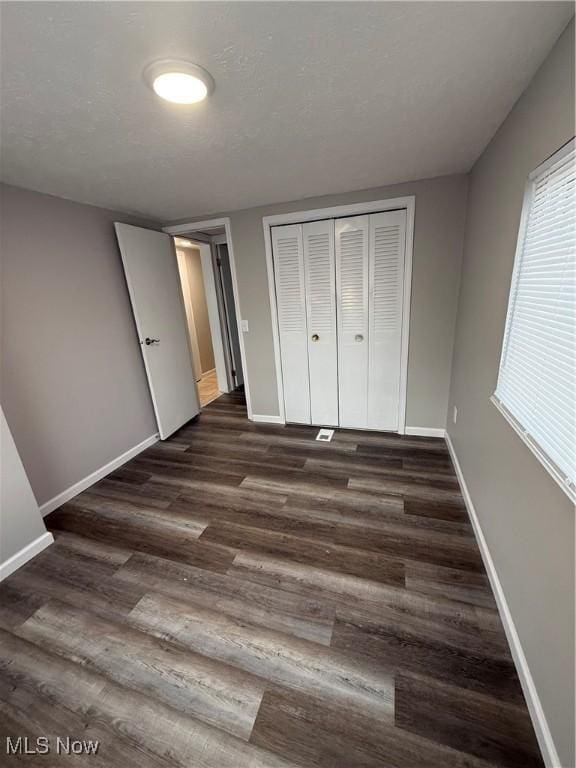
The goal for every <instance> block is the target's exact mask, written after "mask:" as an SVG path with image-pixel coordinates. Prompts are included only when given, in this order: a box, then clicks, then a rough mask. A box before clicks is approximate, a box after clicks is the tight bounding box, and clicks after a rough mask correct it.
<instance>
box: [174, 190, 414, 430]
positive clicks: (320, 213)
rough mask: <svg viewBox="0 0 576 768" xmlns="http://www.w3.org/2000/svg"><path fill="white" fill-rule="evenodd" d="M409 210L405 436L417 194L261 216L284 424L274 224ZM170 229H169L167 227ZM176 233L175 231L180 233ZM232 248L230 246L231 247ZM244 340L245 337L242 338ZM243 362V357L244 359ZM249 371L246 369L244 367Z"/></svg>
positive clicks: (401, 423)
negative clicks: (274, 257)
mask: <svg viewBox="0 0 576 768" xmlns="http://www.w3.org/2000/svg"><path fill="white" fill-rule="evenodd" d="M397 209H405V210H406V256H405V261H404V297H403V304H402V306H403V309H402V345H401V353H400V355H401V360H400V398H399V405H398V432H399V434H401V435H403V434H404V433H405V429H406V389H407V385H408V342H409V336H410V297H411V292H412V251H413V248H414V214H415V210H416V197H415V196H414V195H409V196H407V197H394V198H390V199H389V200H371V201H368V202H365V203H353V204H351V205H337V206H333V207H331V208H316V209H314V210H309V211H292V212H291V213H280V214H275V215H273V216H264V217H263V218H262V227H263V230H264V246H265V249H266V270H267V273H268V292H269V296H270V310H271V314H272V339H273V342H274V365H275V369H276V385H277V389H278V408H279V412H280V419H281V422H282V423H285V421H286V413H285V409H284V387H283V384H282V363H281V358H280V334H279V330H278V308H277V305H276V287H275V284H274V261H273V256H272V232H271V229H272V227H275V226H278V225H281V224H303V223H305V222H307V221H318V220H319V219H337V218H341V217H343V216H360V215H363V214H369V213H379V212H380V211H392V210H397ZM165 231H167V230H165ZM180 233H181V232H179V233H174V234H180ZM229 249H230V246H229ZM241 341H242V339H241ZM242 362H244V358H243V360H242ZM245 370H246V368H245Z"/></svg>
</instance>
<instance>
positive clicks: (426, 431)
mask: <svg viewBox="0 0 576 768" xmlns="http://www.w3.org/2000/svg"><path fill="white" fill-rule="evenodd" d="M404 434H405V435H415V436H417V437H446V430H445V429H440V427H404Z"/></svg>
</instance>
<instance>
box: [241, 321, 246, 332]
mask: <svg viewBox="0 0 576 768" xmlns="http://www.w3.org/2000/svg"><path fill="white" fill-rule="evenodd" d="M240 330H241V331H242V333H248V320H240Z"/></svg>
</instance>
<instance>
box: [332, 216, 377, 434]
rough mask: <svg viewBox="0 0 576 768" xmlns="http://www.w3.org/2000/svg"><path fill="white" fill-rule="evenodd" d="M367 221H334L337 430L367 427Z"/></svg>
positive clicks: (346, 219) (362, 217) (353, 219)
mask: <svg viewBox="0 0 576 768" xmlns="http://www.w3.org/2000/svg"><path fill="white" fill-rule="evenodd" d="M368 237H369V217H368V216H353V217H349V218H344V219H336V221H335V239H336V294H337V316H338V401H339V411H340V426H341V427H350V428H357V429H366V428H367V427H368V426H369V425H368Z"/></svg>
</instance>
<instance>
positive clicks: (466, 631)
mask: <svg viewBox="0 0 576 768" xmlns="http://www.w3.org/2000/svg"><path fill="white" fill-rule="evenodd" d="M316 432H317V430H316V429H314V428H311V427H305V426H286V427H282V426H273V425H265V424H254V423H252V422H249V421H248V420H247V418H246V410H245V404H244V400H243V397H242V395H241V394H231V395H223V396H221V397H219V398H218V399H217V400H216V401H215V402H213V403H212V404H211V405H210V406H209V407H208V408H207V409H206V410H205V411H204V412H203V413H202V415H201V416H200V417H199V418H198V419H197V420H196V421H195V422H193V423H190V424H189V425H187V426H186V427H184V428H183V429H182V430H180V431H179V432H178V433H177V434H176V435H175V436H174V437H173V438H171V439H169V440H167V441H166V442H164V443H157V444H155V445H154V446H152V447H150V448H148V449H147V450H146V451H144V452H143V453H141V454H140V455H139V456H137V457H136V458H135V459H132V460H131V461H130V462H128V463H127V464H126V465H124V466H123V467H122V468H120V469H119V470H117V471H115V472H113V473H112V474H111V475H110V476H109V477H107V478H105V479H104V480H102V481H100V482H99V483H97V484H96V485H95V486H93V487H92V488H90V489H89V490H87V491H85V492H84V493H82V494H80V495H79V496H77V497H76V498H75V499H73V500H72V501H71V502H69V503H67V504H65V505H64V506H63V507H61V508H60V509H59V510H57V511H55V512H53V513H52V514H51V515H50V516H49V517H48V518H47V523H48V526H49V528H50V529H51V530H52V531H53V532H54V535H55V537H56V543H55V544H54V545H52V546H51V547H49V548H48V549H47V550H45V551H44V552H43V553H42V554H40V555H39V556H38V557H36V558H35V559H34V560H32V561H31V562H30V563H28V564H27V565H26V566H24V567H23V568H22V569H20V570H19V571H17V572H16V573H14V574H13V575H12V576H10V577H9V578H8V579H7V580H6V581H5V582H3V584H2V585H0V605H1V607H0V627H1V630H0V637H1V645H2V652H1V654H0V659H1V660H0V700H1V704H0V710H1V716H0V722H1V723H2V725H1V726H0V730H1V733H0V736H1V737H2V740H3V741H4V736H6V735H12V736H15V735H16V736H17V735H23V736H25V735H29V736H31V737H35V736H38V735H44V734H54V735H70V736H72V737H74V738H79V739H83V740H87V739H98V740H99V741H100V747H99V750H98V754H97V755H95V756H91V757H87V758H80V757H74V758H66V757H65V756H63V757H61V758H59V762H58V765H60V764H62V765H68V764H70V765H72V763H74V765H80V764H86V765H90V766H95V767H96V766H110V767H111V768H118V767H119V766H122V768H137V767H138V768H142V767H146V766H154V767H155V766H158V767H159V766H182V767H184V766H185V767H186V768H297V767H300V768H307V767H308V766H310V767H312V766H314V767H315V768H360V767H361V768H451V767H452V766H453V767H457V768H465V767H466V768H488V767H489V766H508V767H509V768H515V767H517V768H531V767H533V768H535V767H536V766H538V767H539V768H540V766H542V762H541V759H540V756H539V753H538V748H537V745H536V740H535V737H534V733H533V730H532V726H531V723H530V719H529V716H528V712H527V709H526V705H525V703H524V699H523V696H522V692H521V689H520V685H519V682H518V678H517V675H516V671H515V669H514V665H513V663H512V659H511V657H510V653H509V650H508V646H507V644H506V639H505V636H504V632H503V629H502V625H501V623H500V619H499V616H498V613H497V611H496V608H495V604H494V601H493V597H492V594H491V592H490V588H489V586H488V582H487V579H486V576H485V573H484V569H483V565H482V561H481V559H480V553H479V550H478V547H477V545H476V541H475V539H474V536H473V534H472V530H471V526H470V524H469V521H468V517H467V513H466V510H465V507H464V504H463V501H462V497H461V494H460V490H459V487H458V483H457V480H456V477H455V474H454V470H453V467H452V464H451V461H450V457H449V455H448V453H447V450H446V446H445V444H444V441H443V440H439V439H432V438H416V437H400V436H396V435H385V434H377V433H370V432H353V431H343V430H342V431H337V432H336V434H335V437H334V440H333V441H332V442H331V443H329V444H325V443H318V442H316V441H315V440H314V438H315V435H316ZM23 759H24V760H25V762H26V760H28V761H30V762H34V761H33V759H32V758H23ZM10 761H12V762H14V764H18V761H19V758H17V757H10V758H8V764H10ZM60 761H61V762H60ZM51 764H52V763H51Z"/></svg>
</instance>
